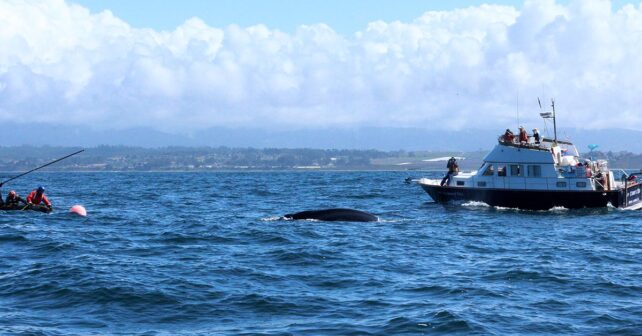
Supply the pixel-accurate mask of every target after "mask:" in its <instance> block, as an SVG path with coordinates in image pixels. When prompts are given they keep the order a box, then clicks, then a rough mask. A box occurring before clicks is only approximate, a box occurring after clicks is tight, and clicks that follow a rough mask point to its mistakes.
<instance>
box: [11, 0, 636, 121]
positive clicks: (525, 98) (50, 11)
mask: <svg viewBox="0 0 642 336" xmlns="http://www.w3.org/2000/svg"><path fill="white" fill-rule="evenodd" d="M0 22H3V24H2V25H0V46H2V47H1V48H0V120H5V121H7V120H11V121H16V120H25V122H30V121H41V122H48V123H52V124H78V125H92V126H94V127H99V128H106V129H109V128H128V127H141V126H142V127H153V128H156V129H159V130H164V131H168V130H169V131H176V132H183V131H192V130H198V129H204V128H207V127H212V126H232V127H261V128H272V127H277V128H279V127H295V128H306V127H335V126H337V127H341V126H388V125H395V126H413V127H428V128H436V127H443V128H448V129H461V128H471V127H472V128H480V127H482V128H486V127H494V128H505V126H508V125H514V123H515V118H516V108H515V105H516V99H517V96H519V100H520V114H521V115H520V117H521V120H522V121H523V122H527V123H541V121H540V120H538V119H537V113H538V112H539V108H538V107H537V103H536V98H537V97H538V96H539V97H547V98H548V97H555V98H556V99H557V107H558V112H559V114H560V122H563V123H564V124H565V126H569V127H583V128H607V127H624V128H632V129H639V128H641V127H642V113H640V106H642V95H640V94H639V87H640V83H642V49H641V48H639V46H640V45H642V7H640V6H638V7H635V6H633V5H627V6H624V7H622V8H621V9H618V10H613V9H612V8H611V4H610V2H609V1H604V0H577V1H571V2H570V4H568V5H561V4H558V3H556V2H555V1H553V0H537V1H534V0H533V1H531V0H527V1H526V2H525V3H524V5H523V6H522V8H520V9H516V8H514V7H510V6H498V5H482V6H478V7H470V8H464V9H457V10H452V11H441V12H426V13H423V14H421V13H418V17H417V18H416V19H415V20H414V21H412V22H383V21H376V22H372V23H370V24H368V26H366V27H364V28H363V29H362V30H361V31H359V32H357V33H356V34H354V35H352V36H344V35H341V34H338V33H337V32H335V31H334V30H333V29H332V27H329V26H327V25H324V24H317V25H310V26H300V27H298V28H297V29H296V31H294V32H292V33H284V32H281V31H279V30H276V29H271V28H268V27H266V26H263V25H256V26H251V27H239V26H235V25H230V26H227V27H210V26H208V25H207V24H206V23H204V22H203V21H202V20H200V19H199V18H196V17H195V18H192V19H189V20H187V21H186V22H184V23H183V24H182V25H180V26H179V27H177V28H176V29H175V30H173V31H169V32H167V31H154V30H152V29H138V28H133V27H131V26H130V25H129V24H128V23H126V22H124V21H123V20H121V19H119V18H118V17H115V16H114V15H113V14H112V13H111V12H109V11H104V12H101V13H91V12H90V11H89V10H87V9H86V8H83V7H81V6H79V5H75V4H71V3H68V2H65V1H62V0H45V1H14V0H7V1H2V2H0ZM26 115H28V116H30V117H29V118H25V117H24V116H26ZM500 125H504V126H500Z"/></svg>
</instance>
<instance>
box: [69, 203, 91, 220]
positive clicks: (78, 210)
mask: <svg viewBox="0 0 642 336" xmlns="http://www.w3.org/2000/svg"><path fill="white" fill-rule="evenodd" d="M69 213H72V214H76V215H78V216H82V217H85V216H87V210H85V207H84V206H82V205H78V204H76V205H74V206H72V207H71V209H69Z"/></svg>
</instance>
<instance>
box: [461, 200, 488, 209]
mask: <svg viewBox="0 0 642 336" xmlns="http://www.w3.org/2000/svg"><path fill="white" fill-rule="evenodd" d="M461 206H465V207H474V208H476V207H484V208H489V207H490V205H488V204H487V203H485V202H479V201H468V202H465V203H462V205H461Z"/></svg>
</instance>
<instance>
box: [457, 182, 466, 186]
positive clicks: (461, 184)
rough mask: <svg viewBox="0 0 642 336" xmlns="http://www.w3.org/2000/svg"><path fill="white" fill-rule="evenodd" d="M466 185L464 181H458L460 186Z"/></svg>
mask: <svg viewBox="0 0 642 336" xmlns="http://www.w3.org/2000/svg"><path fill="white" fill-rule="evenodd" d="M464 184H465V183H464V181H457V185H458V186H463V185H464Z"/></svg>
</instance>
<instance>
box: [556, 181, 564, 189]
mask: <svg viewBox="0 0 642 336" xmlns="http://www.w3.org/2000/svg"><path fill="white" fill-rule="evenodd" d="M557 187H558V188H566V182H557Z"/></svg>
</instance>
